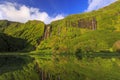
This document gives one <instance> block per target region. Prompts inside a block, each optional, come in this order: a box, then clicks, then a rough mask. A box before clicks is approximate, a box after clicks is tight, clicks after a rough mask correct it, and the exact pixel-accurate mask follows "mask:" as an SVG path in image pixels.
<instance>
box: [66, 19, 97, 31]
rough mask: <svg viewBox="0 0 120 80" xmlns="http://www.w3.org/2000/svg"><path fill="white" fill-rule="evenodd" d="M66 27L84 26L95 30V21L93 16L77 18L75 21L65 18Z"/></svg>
mask: <svg viewBox="0 0 120 80" xmlns="http://www.w3.org/2000/svg"><path fill="white" fill-rule="evenodd" d="M65 23H66V27H70V26H72V27H78V28H86V29H91V30H96V29H97V21H96V19H95V18H92V19H89V18H85V19H79V20H76V21H70V20H66V22H65Z"/></svg>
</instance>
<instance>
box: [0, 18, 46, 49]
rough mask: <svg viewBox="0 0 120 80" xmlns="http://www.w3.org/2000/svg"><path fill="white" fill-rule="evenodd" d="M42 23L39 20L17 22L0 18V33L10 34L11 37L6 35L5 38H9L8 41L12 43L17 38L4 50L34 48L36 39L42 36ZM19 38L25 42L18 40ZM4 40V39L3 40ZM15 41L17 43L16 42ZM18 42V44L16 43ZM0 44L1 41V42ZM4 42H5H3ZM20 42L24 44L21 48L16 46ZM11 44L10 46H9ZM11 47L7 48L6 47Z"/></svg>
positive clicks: (36, 44) (36, 43)
mask: <svg viewBox="0 0 120 80" xmlns="http://www.w3.org/2000/svg"><path fill="white" fill-rule="evenodd" d="M44 26H45V25H44V23H43V22H41V21H28V22H27V23H25V24H23V23H18V22H10V21H7V20H1V21H0V33H1V34H6V35H8V36H11V37H12V38H13V39H10V40H9V38H8V37H6V40H9V43H13V41H15V40H14V38H15V39H16V38H17V39H18V40H16V41H15V44H14V45H13V44H9V46H8V45H7V46H6V47H4V46H3V47H2V46H1V47H2V48H6V49H7V50H4V51H20V50H22V51H31V50H35V49H36V47H37V46H38V45H39V44H38V41H39V39H40V38H41V37H42V36H43V33H44ZM19 40H23V41H25V42H20V41H19ZM4 41H5V40H4ZM16 43H17V44H16ZM18 43H19V45H18ZM1 44H2V43H1ZM5 44H6V43H5ZM20 44H22V45H24V46H23V47H22V48H20V47H17V46H20ZM10 46H12V47H10ZM7 47H9V48H11V49H10V50H8V48H7ZM14 48H20V49H19V50H16V49H14ZM12 49H13V50H12Z"/></svg>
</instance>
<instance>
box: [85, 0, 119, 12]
mask: <svg viewBox="0 0 120 80" xmlns="http://www.w3.org/2000/svg"><path fill="white" fill-rule="evenodd" d="M115 1H117V0H88V4H89V5H88V8H87V10H85V11H86V12H89V11H92V10H97V9H99V8H102V7H105V6H107V5H109V4H111V3H113V2H115Z"/></svg>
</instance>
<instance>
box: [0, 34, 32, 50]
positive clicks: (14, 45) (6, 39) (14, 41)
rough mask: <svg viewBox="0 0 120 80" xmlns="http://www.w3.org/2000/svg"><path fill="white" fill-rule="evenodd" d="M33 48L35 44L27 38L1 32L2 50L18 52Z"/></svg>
mask: <svg viewBox="0 0 120 80" xmlns="http://www.w3.org/2000/svg"><path fill="white" fill-rule="evenodd" d="M26 48H27V49H26ZM28 48H29V49H28ZM32 49H34V46H33V45H31V44H30V43H28V42H27V40H25V39H21V38H15V37H12V36H9V35H7V34H4V33H0V52H18V51H28V50H32Z"/></svg>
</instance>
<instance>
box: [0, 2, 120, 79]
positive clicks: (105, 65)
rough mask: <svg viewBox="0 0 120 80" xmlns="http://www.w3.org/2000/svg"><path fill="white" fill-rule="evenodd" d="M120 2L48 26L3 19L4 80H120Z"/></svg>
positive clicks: (0, 70) (0, 71) (0, 67)
mask: <svg viewBox="0 0 120 80" xmlns="http://www.w3.org/2000/svg"><path fill="white" fill-rule="evenodd" d="M119 4H120V0H119V1H117V2H115V3H113V4H111V5H110V6H107V7H105V8H102V9H100V10H97V11H92V12H86V13H83V14H75V15H70V16H67V17H66V18H64V19H62V20H59V21H54V22H52V23H51V24H49V25H45V24H44V23H43V22H41V21H36V20H34V21H28V22H27V23H18V22H11V21H7V20H1V21H0V52H4V53H0V80H120V77H119V76H120V70H119V67H120V59H119V57H120V24H119V23H120V5H119ZM21 51H22V52H23V51H24V52H25V53H20V52H21ZM26 51H30V53H28V52H26ZM6 52H8V53H6ZM9 52H12V53H9ZM13 52H14V53H13Z"/></svg>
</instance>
